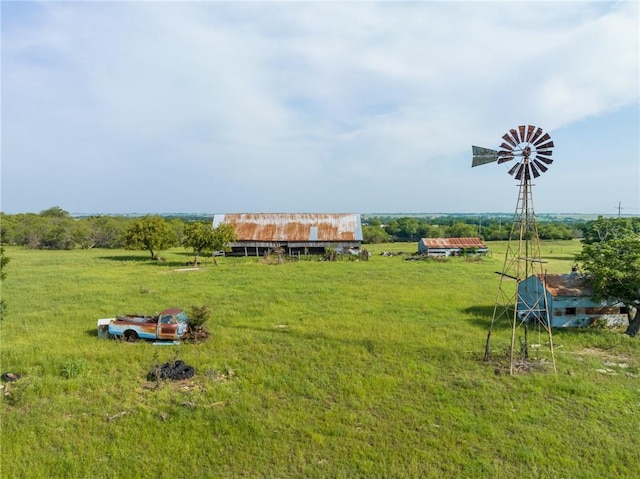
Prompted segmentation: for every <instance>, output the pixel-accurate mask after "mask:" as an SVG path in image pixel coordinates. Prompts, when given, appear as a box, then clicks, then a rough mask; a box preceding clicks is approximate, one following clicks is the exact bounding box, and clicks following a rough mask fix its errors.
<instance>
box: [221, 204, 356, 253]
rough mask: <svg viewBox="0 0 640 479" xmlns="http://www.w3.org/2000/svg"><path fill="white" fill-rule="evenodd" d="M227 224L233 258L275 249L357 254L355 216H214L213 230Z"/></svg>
mask: <svg viewBox="0 0 640 479" xmlns="http://www.w3.org/2000/svg"><path fill="white" fill-rule="evenodd" d="M222 223H226V224H231V225H233V227H234V228H235V231H236V234H237V237H238V240H237V241H235V242H233V243H231V244H230V245H229V246H230V247H231V252H230V253H228V254H231V255H235V256H261V255H263V254H265V253H266V252H268V251H273V250H276V249H278V250H279V251H283V252H284V253H286V254H289V255H293V254H323V253H325V252H326V251H327V250H328V249H333V250H334V251H336V252H337V253H346V252H354V251H356V252H357V251H359V249H360V246H361V245H362V222H361V218H360V215H359V214H357V213H237V214H219V215H215V216H214V217H213V227H214V228H215V227H217V226H218V225H220V224H222Z"/></svg>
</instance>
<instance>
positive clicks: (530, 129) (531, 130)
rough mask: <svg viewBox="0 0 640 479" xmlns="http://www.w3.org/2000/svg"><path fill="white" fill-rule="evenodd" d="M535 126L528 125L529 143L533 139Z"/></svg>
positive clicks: (527, 140)
mask: <svg viewBox="0 0 640 479" xmlns="http://www.w3.org/2000/svg"><path fill="white" fill-rule="evenodd" d="M534 128H535V126H533V125H529V126H528V127H527V138H526V140H525V141H526V142H527V143H529V140H530V139H531V135H532V134H533V130H534Z"/></svg>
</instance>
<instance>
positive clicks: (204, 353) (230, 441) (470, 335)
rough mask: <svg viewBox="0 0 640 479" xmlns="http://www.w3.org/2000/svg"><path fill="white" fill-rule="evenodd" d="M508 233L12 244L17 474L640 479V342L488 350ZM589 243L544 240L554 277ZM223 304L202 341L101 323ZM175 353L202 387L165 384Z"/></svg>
mask: <svg viewBox="0 0 640 479" xmlns="http://www.w3.org/2000/svg"><path fill="white" fill-rule="evenodd" d="M489 246H490V248H491V250H492V255H491V256H489V257H487V258H485V259H484V260H482V261H478V262H471V261H464V260H463V259H460V258H454V259H452V260H450V261H448V262H426V261H404V260H403V259H402V257H401V256H392V257H386V256H381V255H380V254H379V253H380V252H381V251H406V252H414V251H415V249H416V246H415V244H410V245H407V244H393V245H378V246H375V247H371V248H370V250H371V251H372V253H373V255H372V257H371V258H370V260H369V261H346V260H345V261H336V262H320V261H317V260H314V261H305V260H303V261H297V262H287V263H284V264H279V265H278V264H265V263H264V262H263V261H261V260H260V259H256V258H222V259H219V261H218V262H219V265H218V266H214V265H213V264H212V263H211V262H210V261H209V262H207V263H205V264H204V265H203V267H202V268H201V269H199V270H188V271H184V269H185V268H184V264H185V262H186V261H190V260H191V259H192V256H191V255H190V254H189V253H187V252H186V251H184V250H179V249H175V250H171V251H166V252H162V256H164V257H165V258H167V261H166V262H163V263H160V262H152V261H151V260H149V259H148V256H147V255H146V254H145V253H144V252H132V251H124V250H89V251H80V250H76V251H32V250H25V249H19V248H14V247H9V248H7V255H8V256H9V257H10V258H11V262H10V264H9V268H8V271H7V272H8V277H7V279H6V281H5V282H3V285H2V297H3V299H4V300H5V301H6V302H7V303H8V307H9V316H8V318H7V319H5V321H4V322H3V323H2V324H1V328H2V330H1V356H0V358H1V367H2V372H4V371H13V372H16V373H19V374H21V375H22V377H21V379H19V380H18V381H16V382H12V383H4V390H3V396H4V397H3V400H2V403H1V404H2V430H1V446H2V450H1V469H0V474H1V477H2V478H44V477H46V478H147V477H148V478H187V477H189V478H208V477H211V478H225V477H259V478H263V477H264V478H288V477H296V478H298V477H300V478H302V477H304V478H316V477H326V478H358V477H363V478H369V477H370V478H378V477H379V478H405V477H406V478H429V477H433V478H443V477H451V478H462V477H464V478H472V477H482V478H487V477H494V478H513V477H520V478H600V477H603V478H611V477H625V478H627V477H628V478H630V477H640V465H639V463H638V459H637V454H636V450H635V447H637V445H636V442H637V439H638V438H639V437H640V419H639V417H640V379H638V376H639V375H640V354H639V353H640V341H639V340H638V339H632V338H629V337H627V336H626V335H624V334H622V333H621V332H620V331H610V330H602V329H588V330H580V331H554V343H555V346H556V358H557V368H558V374H557V375H554V374H553V373H551V372H550V370H549V368H548V367H547V368H542V369H541V370H539V371H536V372H530V373H527V374H518V375H515V376H509V375H508V374H504V373H503V370H502V369H501V368H500V366H499V365H496V364H494V363H485V362H483V361H481V357H482V352H483V350H484V342H485V339H486V334H487V331H488V328H489V324H490V322H491V313H492V311H493V305H494V302H495V298H496V292H497V288H498V276H497V275H496V274H495V273H494V271H496V270H500V269H501V266H502V261H503V254H504V250H505V244H504V243H490V244H489ZM579 249H580V244H579V243H578V242H577V241H570V242H549V243H544V244H543V249H542V254H543V256H544V258H545V259H546V260H548V264H547V265H548V268H549V272H552V273H557V272H568V271H569V270H570V267H571V265H572V258H573V255H574V254H575V253H576V252H578V251H579ZM203 304H207V305H209V306H210V307H211V310H212V313H213V314H212V318H211V320H210V321H209V323H208V329H209V330H210V332H211V337H210V338H209V340H208V341H206V342H204V343H201V344H182V345H179V346H154V345H153V344H151V343H149V342H137V343H133V344H132V343H125V342H120V341H114V340H104V339H98V337H97V333H96V320H97V319H98V318H105V317H112V316H114V315H115V314H122V313H130V312H140V313H153V312H155V311H159V310H161V309H164V308H165V307H170V306H177V307H184V308H189V307H190V306H192V305H203ZM507 330H508V325H504V327H499V328H498V329H497V331H496V335H495V339H493V342H494V349H496V350H500V349H502V348H504V349H506V347H507V344H508V342H509V339H510V336H509V333H508V331H507ZM502 333H504V334H502ZM503 336H504V338H503ZM541 354H542V353H541ZM175 358H180V359H183V360H184V361H185V362H186V363H187V364H190V365H193V366H194V367H195V369H196V375H195V377H194V378H193V379H192V380H187V381H184V382H161V383H154V382H148V381H147V380H146V376H147V373H148V372H149V371H150V370H151V368H152V367H153V365H154V364H156V363H163V362H166V361H169V360H171V359H175ZM541 358H542V359H544V355H543V356H541ZM543 364H544V363H543Z"/></svg>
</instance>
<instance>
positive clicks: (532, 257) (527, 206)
mask: <svg viewBox="0 0 640 479" xmlns="http://www.w3.org/2000/svg"><path fill="white" fill-rule="evenodd" d="M543 133H544V132H543V131H542V129H541V128H537V127H535V126H533V125H529V126H526V125H521V126H519V127H518V129H512V130H509V132H508V133H506V134H505V135H504V136H503V137H502V139H503V140H504V141H503V142H502V144H501V145H500V150H498V151H495V150H491V149H488V148H480V147H478V146H472V150H473V163H472V164H471V166H472V167H474V166H479V165H484V164H487V163H493V162H497V163H498V164H500V163H507V162H514V164H513V166H511V169H509V171H508V173H509V174H510V175H511V176H513V177H514V178H515V179H516V180H517V181H518V182H519V194H518V202H517V205H516V211H515V214H514V217H513V223H512V226H511V234H510V235H509V243H508V245H507V251H506V254H505V258H504V264H503V267H502V271H501V272H499V274H500V285H499V287H498V294H497V297H496V303H495V306H494V309H493V317H492V319H491V326H490V328H489V332H488V334H487V342H486V345H485V352H484V359H485V360H488V359H489V357H490V354H491V347H490V345H491V335H492V333H493V332H494V329H496V326H497V323H498V322H499V320H501V319H503V318H505V319H509V320H510V321H511V343H510V348H509V371H510V373H511V374H513V373H514V370H515V369H516V366H517V364H519V363H521V364H522V363H524V362H528V360H529V349H530V344H529V336H530V334H531V333H535V331H536V329H537V331H538V339H539V340H538V343H537V344H538V347H539V348H540V346H541V344H542V342H543V339H542V334H543V333H544V334H545V335H546V336H547V339H545V340H544V341H546V343H547V345H548V347H549V350H550V353H551V360H552V363H553V370H554V372H555V371H556V361H555V354H554V351H553V338H552V335H551V319H550V315H549V310H548V306H547V295H546V289H545V270H544V263H543V261H542V258H541V255H540V239H539V237H538V227H537V225H536V217H535V212H534V206H533V192H532V186H533V185H532V183H531V181H532V179H534V178H538V177H539V176H540V175H541V174H542V173H544V172H546V171H547V170H548V166H549V165H551V163H553V160H552V159H551V156H552V153H553V151H552V150H553V146H554V145H553V141H551V137H550V136H549V134H548V133H544V134H543ZM533 275H536V276H538V278H539V279H540V282H536V283H535V284H538V285H541V287H539V286H537V288H539V290H536V291H527V290H525V289H524V286H528V284H529V283H525V285H523V287H521V283H522V282H523V281H524V280H525V279H527V278H529V277H530V276H533ZM520 331H524V339H522V338H521V339H520V344H519V345H518V346H519V348H518V350H519V352H516V337H517V333H518V332H520ZM538 351H540V349H538Z"/></svg>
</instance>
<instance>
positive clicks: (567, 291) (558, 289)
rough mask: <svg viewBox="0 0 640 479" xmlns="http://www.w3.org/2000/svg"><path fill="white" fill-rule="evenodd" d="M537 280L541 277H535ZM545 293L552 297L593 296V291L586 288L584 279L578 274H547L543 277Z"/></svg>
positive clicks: (588, 287)
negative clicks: (547, 292)
mask: <svg viewBox="0 0 640 479" xmlns="http://www.w3.org/2000/svg"><path fill="white" fill-rule="evenodd" d="M537 276H538V278H539V279H541V278H542V275H537ZM544 280H545V285H546V288H547V291H549V293H551V295H552V296H554V297H557V296H585V297H590V296H592V295H593V290H592V288H591V287H590V286H588V285H587V284H586V283H585V281H584V277H583V276H582V275H580V274H547V275H546V276H544Z"/></svg>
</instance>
